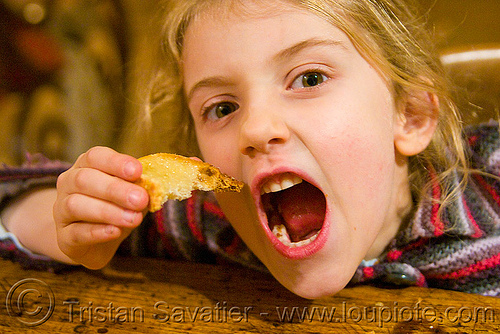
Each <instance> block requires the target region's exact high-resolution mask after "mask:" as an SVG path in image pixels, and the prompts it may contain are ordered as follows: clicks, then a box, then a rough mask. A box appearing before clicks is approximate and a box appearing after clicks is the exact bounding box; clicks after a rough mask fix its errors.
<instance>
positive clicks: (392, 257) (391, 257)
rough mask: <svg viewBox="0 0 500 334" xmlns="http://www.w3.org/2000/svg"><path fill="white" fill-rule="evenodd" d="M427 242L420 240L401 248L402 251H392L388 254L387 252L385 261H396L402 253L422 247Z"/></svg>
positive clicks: (426, 239) (425, 239) (424, 239)
mask: <svg viewBox="0 0 500 334" xmlns="http://www.w3.org/2000/svg"><path fill="white" fill-rule="evenodd" d="M428 241H429V239H428V238H420V239H418V240H417V241H415V242H412V243H410V244H408V245H407V246H406V247H403V248H402V249H392V250H390V251H389V252H387V260H388V261H390V262H393V261H396V260H397V259H399V258H400V257H401V255H403V254H404V253H406V252H408V251H410V250H412V249H415V248H419V247H421V246H422V245H424V244H426V243H427V242H428Z"/></svg>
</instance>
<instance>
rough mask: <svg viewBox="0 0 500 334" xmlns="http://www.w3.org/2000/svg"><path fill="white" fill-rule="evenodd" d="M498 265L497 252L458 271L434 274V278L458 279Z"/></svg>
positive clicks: (499, 258)
mask: <svg viewBox="0 0 500 334" xmlns="http://www.w3.org/2000/svg"><path fill="white" fill-rule="evenodd" d="M496 266H500V254H496V255H494V256H492V257H490V258H487V259H484V260H481V261H479V262H476V263H474V264H473V265H471V266H469V267H466V268H462V269H459V270H457V271H454V272H451V273H447V274H441V275H435V276H432V278H437V279H457V278H460V277H465V276H470V275H472V274H474V273H477V272H479V271H483V270H487V269H490V268H494V267H496Z"/></svg>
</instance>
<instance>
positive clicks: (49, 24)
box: [0, 0, 500, 164]
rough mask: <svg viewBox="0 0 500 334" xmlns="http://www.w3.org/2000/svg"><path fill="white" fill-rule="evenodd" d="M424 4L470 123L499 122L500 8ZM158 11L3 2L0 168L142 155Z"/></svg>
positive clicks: (80, 0) (475, 1)
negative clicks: (101, 152) (137, 125)
mask: <svg viewBox="0 0 500 334" xmlns="http://www.w3.org/2000/svg"><path fill="white" fill-rule="evenodd" d="M178 1H181V0H178ZM419 1H420V3H421V7H422V8H421V11H422V15H424V16H426V17H427V18H428V20H429V28H430V29H431V30H432V31H433V34H434V36H435V39H436V42H437V45H438V47H439V50H440V52H441V53H442V54H443V56H444V58H443V59H444V60H446V62H447V64H446V66H447V68H448V70H449V71H450V73H451V76H452V77H453V80H455V81H456V82H457V85H458V94H457V96H458V97H459V98H460V103H461V107H462V109H463V110H464V114H465V117H464V119H465V120H466V121H467V122H474V121H483V120H487V119H489V118H491V117H495V115H497V114H498V111H499V100H500V88H499V87H500V79H499V78H500V62H499V59H500V54H499V52H500V51H499V50H500V46H499V45H500V29H499V24H498V20H499V18H500V0H419ZM155 8H156V1H153V0H146V1H140V0H0V162H3V163H7V164H18V163H20V162H21V161H22V160H23V159H24V155H25V152H42V153H43V154H45V155H46V156H47V157H49V158H53V159H62V160H66V161H73V160H74V159H76V157H77V156H78V155H79V154H80V153H82V152H84V151H85V150H87V149H88V148H89V147H91V146H95V145H106V146H111V147H114V148H116V149H119V150H121V151H124V152H127V153H130V154H135V155H137V154H140V148H138V147H134V141H133V140H131V139H130V136H128V135H127V134H130V133H133V132H132V131H129V129H130V126H131V125H130V124H131V120H132V119H133V115H135V114H136V113H137V112H138V110H139V109H140V108H141V97H140V96H139V93H138V92H139V90H138V82H139V78H140V77H141V75H142V74H143V73H142V72H141V69H142V68H144V66H143V65H142V64H145V63H147V62H148V59H149V51H150V50H151V49H152V48H151V47H150V45H149V44H148V43H149V42H148V40H147V38H146V37H147V32H149V31H151V26H152V25H153V23H152V20H151V17H152V15H153V14H154V13H155ZM470 51H473V52H472V53H471V52H470ZM450 55H454V56H452V57H450ZM457 55H458V56H457ZM446 57H447V58H446Z"/></svg>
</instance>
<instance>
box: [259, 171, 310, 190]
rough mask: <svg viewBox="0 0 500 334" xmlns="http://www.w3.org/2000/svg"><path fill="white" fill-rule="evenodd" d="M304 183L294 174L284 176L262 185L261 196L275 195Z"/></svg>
mask: <svg viewBox="0 0 500 334" xmlns="http://www.w3.org/2000/svg"><path fill="white" fill-rule="evenodd" d="M301 182H302V179H301V178H300V177H298V176H297V175H293V174H288V173H287V174H282V175H281V176H280V178H279V179H278V180H276V179H274V180H269V181H267V182H266V183H264V184H263V185H262V188H261V190H260V193H261V194H267V193H274V192H277V191H281V190H285V189H288V188H291V187H293V186H294V185H296V184H299V183H301Z"/></svg>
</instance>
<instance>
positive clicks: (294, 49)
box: [273, 38, 347, 62]
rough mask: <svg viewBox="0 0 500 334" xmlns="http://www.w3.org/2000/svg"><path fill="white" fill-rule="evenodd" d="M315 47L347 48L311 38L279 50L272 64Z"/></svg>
mask: <svg viewBox="0 0 500 334" xmlns="http://www.w3.org/2000/svg"><path fill="white" fill-rule="evenodd" d="M317 46H328V47H332V46H333V47H340V48H342V49H344V50H347V46H346V45H345V43H344V42H342V41H338V40H333V39H317V38H311V39H306V40H304V41H301V42H299V43H297V44H294V45H292V46H290V47H288V48H286V49H284V50H281V51H280V52H279V53H278V54H276V55H275V56H274V57H273V61H274V62H283V61H284V60H286V59H288V58H290V57H293V56H294V55H296V54H298V53H300V52H302V51H303V50H305V49H308V48H312V47H317Z"/></svg>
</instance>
